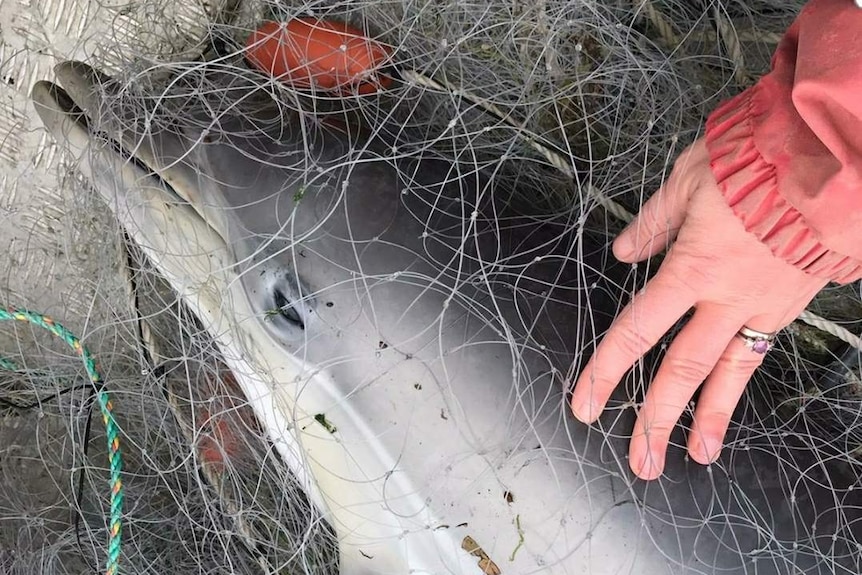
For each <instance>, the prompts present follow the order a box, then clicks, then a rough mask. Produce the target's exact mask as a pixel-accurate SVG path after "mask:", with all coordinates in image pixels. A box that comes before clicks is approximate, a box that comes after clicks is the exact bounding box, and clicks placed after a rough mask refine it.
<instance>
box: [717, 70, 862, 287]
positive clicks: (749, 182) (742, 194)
mask: <svg viewBox="0 0 862 575" xmlns="http://www.w3.org/2000/svg"><path fill="white" fill-rule="evenodd" d="M756 89H757V86H754V87H752V88H749V89H748V90H746V91H745V92H743V93H741V94H739V95H738V96H736V97H735V98H733V99H731V100H729V101H727V102H725V103H724V104H722V105H721V106H719V107H718V108H716V109H715V110H714V111H713V112H712V114H711V115H710V116H709V119H708V120H707V122H706V145H707V149H708V151H709V156H710V165H711V167H712V172H713V174H714V175H715V179H716V181H717V182H718V187H719V189H720V190H721V192H722V194H723V195H724V197H725V199H726V200H727V203H728V205H729V206H730V208H731V209H732V210H733V212H734V213H735V214H736V215H737V216H738V217H739V218H740V220H742V223H743V225H744V226H745V229H746V230H748V231H749V232H751V233H752V234H754V235H755V236H756V237H757V238H758V239H759V240H760V241H762V242H763V243H764V244H766V245H767V246H768V247H769V248H770V249H771V250H772V253H774V254H775V255H776V256H777V257H780V258H782V259H784V260H785V261H787V262H789V263H790V264H793V265H794V266H796V267H798V268H800V269H802V270H804V271H805V272H807V273H810V274H812V275H815V276H818V277H822V278H824V279H829V280H832V281H835V282H838V283H842V284H843V283H849V282H852V281H855V280H857V279H859V278H862V262H860V261H859V260H856V259H854V258H851V257H848V256H845V255H843V254H839V253H837V252H834V251H832V250H830V249H828V248H827V247H826V246H824V245H823V244H821V243H820V241H819V240H818V239H817V234H816V232H815V231H814V230H813V229H811V228H810V227H809V226H808V225H807V224H806V222H805V218H803V217H802V214H801V213H799V212H798V211H797V210H796V209H795V208H794V207H793V206H791V205H790V204H789V203H788V202H787V201H786V200H785V199H784V197H783V196H782V195H781V194H780V193H779V191H778V178H777V175H776V170H775V166H773V165H772V164H770V163H768V162H767V161H766V160H765V159H764V158H763V156H762V155H761V154H760V152H759V151H758V150H757V148H756V146H755V144H754V122H755V120H756V118H757V114H758V112H757V110H756V107H755V105H754V93H755V90H756Z"/></svg>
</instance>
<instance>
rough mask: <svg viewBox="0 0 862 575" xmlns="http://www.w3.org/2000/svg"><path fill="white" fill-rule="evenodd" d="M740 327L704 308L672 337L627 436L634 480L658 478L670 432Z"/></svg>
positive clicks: (735, 318) (721, 310)
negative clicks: (638, 478) (635, 476)
mask: <svg viewBox="0 0 862 575" xmlns="http://www.w3.org/2000/svg"><path fill="white" fill-rule="evenodd" d="M743 321H744V320H743V319H741V316H740V315H739V314H737V313H729V310H728V309H727V308H726V307H724V306H718V305H715V304H704V305H702V306H698V308H697V310H696V311H695V313H694V315H693V316H692V318H691V319H690V320H689V322H688V323H687V324H686V326H685V327H684V328H683V329H682V331H680V333H679V335H677V336H676V338H675V339H674V341H673V343H672V344H671V345H670V347H669V348H668V351H667V354H666V355H665V357H664V359H663V360H662V363H661V367H660V368H659V370H658V373H657V374H656V377H655V379H654V380H653V382H652V383H651V384H650V386H649V390H648V392H647V394H646V397H645V398H644V403H643V406H642V407H641V409H640V412H639V413H638V419H637V422H636V423H635V427H634V430H633V432H632V442H631V446H630V449H629V465H630V466H631V468H632V471H634V473H635V474H636V475H637V476H638V477H641V478H642V479H655V478H656V477H658V476H659V475H660V474H661V472H662V470H663V469H664V460H665V453H666V451H667V444H668V441H669V439H670V434H671V431H673V428H674V426H675V425H676V422H677V421H679V418H680V417H681V416H682V413H683V411H684V410H685V408H686V405H687V404H688V402H689V400H690V399H691V397H692V395H694V392H695V391H696V390H697V388H698V387H700V385H701V384H702V383H703V382H704V380H706V379H707V377H709V375H710V373H711V372H712V371H713V369H714V368H715V365H716V363H717V362H718V361H719V358H721V357H722V354H724V353H725V350H726V348H727V342H728V341H730V340H731V339H733V338H734V335H735V334H736V332H737V331H738V330H739V328H740V327H741V326H742V322H743ZM745 351H748V350H745ZM748 353H751V352H748Z"/></svg>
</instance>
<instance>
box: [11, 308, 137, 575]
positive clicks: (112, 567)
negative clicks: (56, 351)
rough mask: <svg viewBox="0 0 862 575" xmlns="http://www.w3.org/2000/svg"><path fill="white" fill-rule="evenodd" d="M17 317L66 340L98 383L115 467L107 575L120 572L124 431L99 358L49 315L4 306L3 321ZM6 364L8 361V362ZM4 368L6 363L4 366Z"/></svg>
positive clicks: (114, 574) (100, 406)
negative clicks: (122, 435)
mask: <svg viewBox="0 0 862 575" xmlns="http://www.w3.org/2000/svg"><path fill="white" fill-rule="evenodd" d="M7 320H15V321H21V322H25V323H31V324H34V325H38V326H40V327H43V328H45V329H47V330H48V331H50V332H51V333H53V334H54V335H55V336H57V337H59V338H60V339H62V340H63V341H65V342H66V343H67V344H68V345H69V347H71V348H72V349H74V350H75V351H76V352H77V353H78V355H80V356H81V359H82V360H83V361H84V369H86V371H87V375H88V376H89V377H90V381H92V382H93V385H95V386H96V389H97V393H96V398H97V400H98V402H99V408H100V409H101V411H102V422H103V423H104V424H105V431H106V432H107V436H108V462H109V463H110V466H111V524H110V527H109V531H108V560H107V565H106V567H105V575H119V572H120V571H119V563H120V543H121V522H122V515H123V482H122V479H121V478H120V474H121V473H122V470H123V458H122V454H121V453H120V430H119V428H118V427H117V423H116V421H114V415H113V413H112V410H113V406H112V404H111V399H110V397H109V396H108V393H107V392H106V391H105V390H104V389H102V385H101V384H102V378H101V376H100V375H99V371H98V369H97V367H96V361H95V360H94V359H93V356H92V355H90V351H89V350H88V349H87V348H86V347H84V346H83V345H81V342H80V340H79V339H78V338H77V337H75V336H74V335H73V334H72V332H70V331H69V330H67V329H66V328H65V327H63V326H62V325H60V324H58V323H54V320H52V319H51V318H49V317H46V316H44V315H42V314H38V313H35V312H32V311H26V310H18V309H14V308H9V309H5V308H2V307H0V321H7ZM4 364H5V362H4ZM0 367H2V365H0Z"/></svg>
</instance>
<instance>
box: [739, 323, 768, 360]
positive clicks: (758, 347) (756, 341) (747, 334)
mask: <svg viewBox="0 0 862 575" xmlns="http://www.w3.org/2000/svg"><path fill="white" fill-rule="evenodd" d="M776 333H777V332H773V333H767V332H764V331H757V330H754V329H751V328H747V327H744V326H743V328H742V329H740V330H739V332H738V333H737V335H738V336H739V337H741V338H742V339H743V341H745V347H747V348H748V349H750V350H751V351H753V352H754V353H759V354H761V355H763V354H764V353H766V352H767V351H769V350H770V349H772V343H773V342H774V340H775V334H776Z"/></svg>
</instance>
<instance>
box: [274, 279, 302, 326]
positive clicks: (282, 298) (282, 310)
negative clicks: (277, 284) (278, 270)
mask: <svg viewBox="0 0 862 575" xmlns="http://www.w3.org/2000/svg"><path fill="white" fill-rule="evenodd" d="M272 295H273V299H274V302H273V303H275V309H277V310H278V313H279V315H281V317H283V318H284V319H286V320H287V321H289V322H290V323H292V324H294V325H296V326H297V327H299V329H305V324H304V323H303V322H302V318H301V317H299V313H297V311H296V308H295V307H294V305H293V303H291V301H290V299H288V297H287V296H286V295H284V292H283V291H281V290H280V289H278V288H275V289H274V290H273V294H272Z"/></svg>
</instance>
